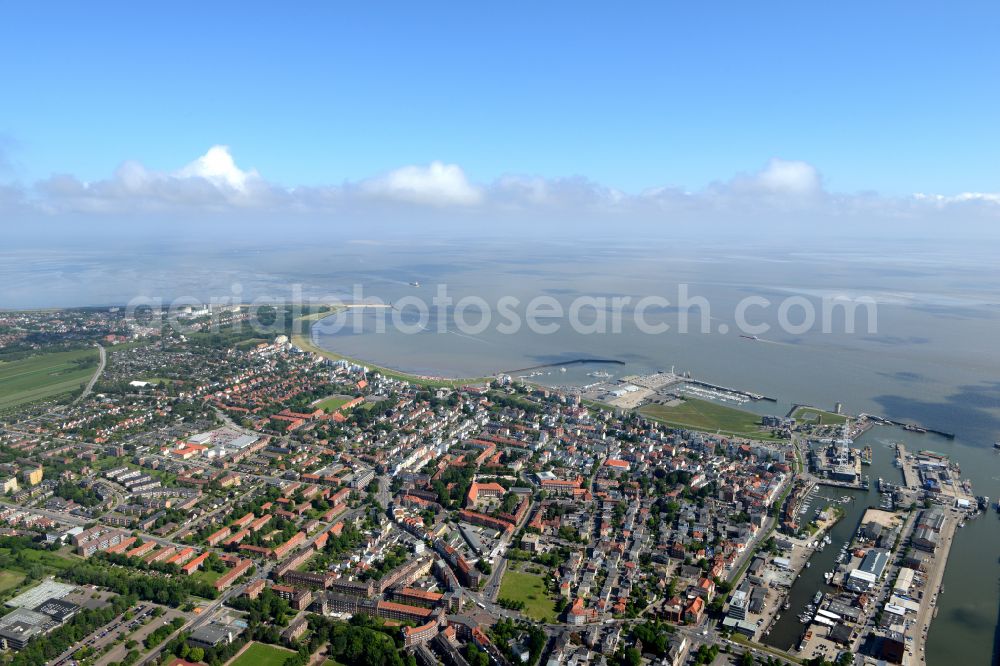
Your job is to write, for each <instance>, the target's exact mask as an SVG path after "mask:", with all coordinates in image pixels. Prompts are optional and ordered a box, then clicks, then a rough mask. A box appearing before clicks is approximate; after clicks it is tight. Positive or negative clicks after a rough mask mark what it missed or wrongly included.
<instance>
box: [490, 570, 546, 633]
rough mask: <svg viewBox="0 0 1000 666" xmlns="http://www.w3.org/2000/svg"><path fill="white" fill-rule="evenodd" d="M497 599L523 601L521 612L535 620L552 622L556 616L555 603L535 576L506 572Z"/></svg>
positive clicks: (543, 582)
mask: <svg viewBox="0 0 1000 666" xmlns="http://www.w3.org/2000/svg"><path fill="white" fill-rule="evenodd" d="M497 598H498V599H510V600H511V601H523V602H524V611H522V612H523V613H524V614H525V615H527V616H528V617H530V618H533V619H535V620H539V621H549V622H553V621H555V619H556V615H557V614H558V611H557V610H556V605H555V602H553V601H552V599H551V598H550V597H549V595H548V592H546V590H545V581H544V580H543V579H542V577H541V576H539V575H537V574H532V573H526V572H523V571H514V570H513V569H511V570H508V571H507V572H506V573H504V575H503V581H502V582H501V583H500V593H499V594H498V595H497Z"/></svg>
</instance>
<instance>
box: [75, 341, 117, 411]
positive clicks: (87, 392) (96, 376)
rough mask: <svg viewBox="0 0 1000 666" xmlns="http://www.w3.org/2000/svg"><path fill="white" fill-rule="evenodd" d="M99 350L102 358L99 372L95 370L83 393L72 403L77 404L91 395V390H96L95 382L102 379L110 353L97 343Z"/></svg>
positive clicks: (98, 367) (98, 368) (98, 365)
mask: <svg viewBox="0 0 1000 666" xmlns="http://www.w3.org/2000/svg"><path fill="white" fill-rule="evenodd" d="M97 351H98V353H99V354H100V356H101V360H100V362H99V363H98V364H97V372H95V373H94V376H93V377H91V378H90V381H89V382H87V385H86V386H85V387H84V389H83V393H81V394H80V395H78V396H77V397H76V400H74V401H73V402H72V403H71V404H74V405H75V404H76V403H78V402H80V401H81V400H83V399H84V398H86V397H87V396H88V395H90V392H91V391H92V390H94V384H96V383H97V380H98V379H100V377H101V373H102V372H104V366H105V365H107V362H108V354H107V352H105V351H104V347H103V346H102V345H100V344H98V345H97Z"/></svg>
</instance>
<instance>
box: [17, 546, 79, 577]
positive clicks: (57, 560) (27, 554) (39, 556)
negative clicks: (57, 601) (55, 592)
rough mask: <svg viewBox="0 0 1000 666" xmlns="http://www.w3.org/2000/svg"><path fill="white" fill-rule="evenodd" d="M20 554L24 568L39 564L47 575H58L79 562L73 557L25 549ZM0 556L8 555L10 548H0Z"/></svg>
mask: <svg viewBox="0 0 1000 666" xmlns="http://www.w3.org/2000/svg"><path fill="white" fill-rule="evenodd" d="M20 552H21V557H22V558H24V562H25V565H24V566H27V565H29V564H40V565H42V567H43V568H44V569H45V571H46V572H47V573H59V572H61V571H65V570H66V569H69V568H70V567H73V566H75V565H76V564H77V563H78V562H80V559H79V558H76V557H75V556H70V557H64V556H63V555H61V554H59V553H53V552H52V551H48V550H35V549H33V548H25V549H23V550H21V551H20ZM0 555H10V548H0Z"/></svg>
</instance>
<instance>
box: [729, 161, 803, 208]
mask: <svg viewBox="0 0 1000 666" xmlns="http://www.w3.org/2000/svg"><path fill="white" fill-rule="evenodd" d="M728 187H729V188H730V189H731V190H733V191H734V192H749V193H764V194H768V195H775V196H789V197H797V198H801V197H809V196H813V195H816V194H820V193H821V192H822V191H823V183H822V178H821V177H820V173H819V171H818V170H817V169H816V167H814V166H813V165H811V164H809V163H808V162H800V161H797V160H783V159H779V158H777V157H775V158H772V159H771V160H770V161H769V162H768V163H767V165H765V166H764V168H763V169H761V170H760V171H758V172H757V173H755V174H752V175H749V176H747V175H744V176H738V177H736V178H735V179H733V180H732V181H730V183H729V184H728Z"/></svg>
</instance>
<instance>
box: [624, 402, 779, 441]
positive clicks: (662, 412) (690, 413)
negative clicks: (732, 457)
mask: <svg viewBox="0 0 1000 666" xmlns="http://www.w3.org/2000/svg"><path fill="white" fill-rule="evenodd" d="M639 413H640V414H642V415H643V416H645V417H648V418H651V419H655V420H657V421H660V422H662V423H665V424H667V425H669V426H673V427H675V428H687V429H690V430H700V431H702V432H713V433H714V432H720V433H724V434H729V435H739V436H743V437H753V438H756V439H771V435H770V434H769V433H767V432H764V431H762V430H761V429H760V416H758V415H757V414H753V413H751V412H745V411H743V410H742V409H734V408H733V407H727V406H726V405H719V404H716V403H714V402H709V401H708V400H699V399H698V398H685V399H684V400H682V401H681V402H680V404H678V405H676V406H672V407H668V406H666V405H644V406H643V407H640V408H639Z"/></svg>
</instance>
